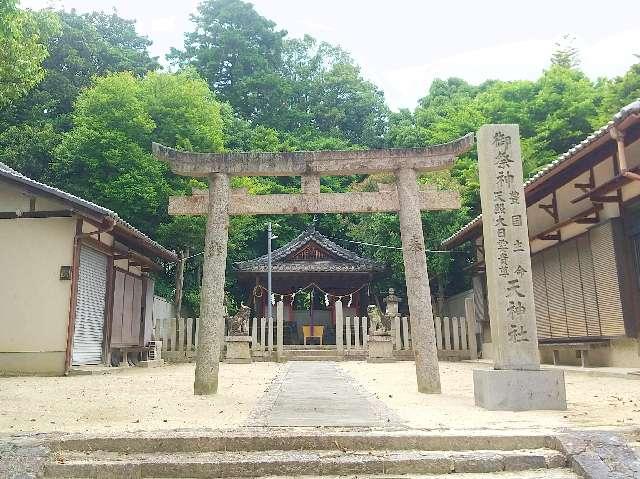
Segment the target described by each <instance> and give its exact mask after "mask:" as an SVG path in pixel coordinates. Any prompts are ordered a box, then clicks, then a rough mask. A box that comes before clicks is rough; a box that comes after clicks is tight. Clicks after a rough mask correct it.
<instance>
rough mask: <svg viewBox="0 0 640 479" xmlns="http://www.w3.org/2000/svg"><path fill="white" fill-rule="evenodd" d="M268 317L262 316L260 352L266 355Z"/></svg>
mask: <svg viewBox="0 0 640 479" xmlns="http://www.w3.org/2000/svg"><path fill="white" fill-rule="evenodd" d="M266 339H267V318H260V352H261V353H262V355H264V349H265V347H266V345H267V343H266Z"/></svg>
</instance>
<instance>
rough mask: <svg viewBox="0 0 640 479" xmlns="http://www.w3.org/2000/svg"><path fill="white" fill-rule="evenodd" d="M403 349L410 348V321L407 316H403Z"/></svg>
mask: <svg viewBox="0 0 640 479" xmlns="http://www.w3.org/2000/svg"><path fill="white" fill-rule="evenodd" d="M402 336H403V337H402V349H403V350H406V349H409V321H408V320H407V317H406V316H405V317H403V318H402Z"/></svg>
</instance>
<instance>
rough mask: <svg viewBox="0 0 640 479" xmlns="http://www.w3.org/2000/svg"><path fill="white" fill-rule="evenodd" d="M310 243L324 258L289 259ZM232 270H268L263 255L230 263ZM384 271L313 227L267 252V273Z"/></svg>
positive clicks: (250, 271)
mask: <svg viewBox="0 0 640 479" xmlns="http://www.w3.org/2000/svg"><path fill="white" fill-rule="evenodd" d="M314 244H315V245H317V246H318V247H319V249H320V250H323V251H325V252H326V253H328V255H327V257H325V258H320V259H297V258H294V257H292V256H295V255H296V253H297V252H300V251H301V250H303V249H304V248H306V247H307V246H309V245H314ZM234 269H235V270H236V271H238V272H243V273H266V272H267V269H268V259H267V255H264V256H260V257H259V258H255V259H251V260H247V261H240V262H237V263H235V264H234ZM384 269H385V267H384V265H382V264H380V263H378V262H376V261H374V260H372V259H369V258H363V257H361V256H358V255H357V254H356V253H354V252H353V251H349V250H348V249H346V248H343V247H342V246H340V245H338V244H336V243H334V242H333V241H331V240H330V239H329V238H327V237H326V236H324V235H323V234H321V233H320V232H319V231H316V230H315V228H314V227H310V228H308V229H306V230H305V231H303V232H302V233H300V234H299V235H298V236H297V237H295V238H294V239H293V240H292V241H290V242H289V243H287V244H286V245H284V246H282V247H280V248H278V249H276V250H273V251H272V252H271V271H272V272H274V273H284V272H291V273H295V272H300V273H324V272H326V273H332V272H335V273H338V272H355V273H376V272H381V271H384Z"/></svg>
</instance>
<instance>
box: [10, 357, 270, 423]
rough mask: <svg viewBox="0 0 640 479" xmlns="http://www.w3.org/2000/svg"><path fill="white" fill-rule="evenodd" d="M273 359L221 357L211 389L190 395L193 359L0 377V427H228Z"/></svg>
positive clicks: (251, 399) (243, 413) (239, 417)
mask: <svg viewBox="0 0 640 479" xmlns="http://www.w3.org/2000/svg"><path fill="white" fill-rule="evenodd" d="M278 367H279V366H278V365H277V364H274V363H254V364H252V365H250V366H247V365H243V364H221V365H220V383H219V391H220V392H219V394H217V395H215V396H194V394H193V373H194V366H193V364H178V365H170V366H164V367H161V368H154V369H142V368H131V369H129V370H127V371H124V372H118V373H117V374H109V375H95V376H72V377H22V378H0V433H19V432H35V431H37V432H54V431H64V432H113V433H117V432H120V431H137V430H159V429H175V428H194V427H198V428H206V427H210V428H228V427H234V426H238V425H240V424H242V423H243V422H244V421H245V420H246V419H247V417H248V415H249V412H250V411H251V410H252V409H253V406H254V405H255V403H256V402H257V400H258V399H259V397H260V396H261V395H262V393H263V391H264V389H265V387H266V385H267V384H268V383H269V382H270V381H271V379H272V378H273V376H274V375H275V373H276V371H277V369H278Z"/></svg>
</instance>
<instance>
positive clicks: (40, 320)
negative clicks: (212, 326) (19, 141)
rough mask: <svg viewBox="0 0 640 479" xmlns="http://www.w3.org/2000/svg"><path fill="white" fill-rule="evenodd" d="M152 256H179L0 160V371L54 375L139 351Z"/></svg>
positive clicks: (147, 332) (144, 338)
mask: <svg viewBox="0 0 640 479" xmlns="http://www.w3.org/2000/svg"><path fill="white" fill-rule="evenodd" d="M158 259H159V260H162V261H176V260H177V256H176V255H175V254H174V253H173V252H171V251H168V250H167V249H165V248H163V247H162V246H161V245H159V244H158V243H156V242H155V241H153V240H151V239H150V238H148V237H147V236H146V235H144V234H143V233H141V232H140V231H138V230H137V229H135V228H134V227H133V226H131V225H130V224H128V223H127V222H125V221H124V220H122V219H121V218H120V217H118V215H117V214H116V213H114V212H113V211H111V210H108V209H106V208H103V207H101V206H99V205H96V204H95V203H92V202H90V201H86V200H84V199H82V198H79V197H77V196H74V195H71V194H69V193H66V192H64V191H61V190H59V189H57V188H53V187H50V186H48V185H45V184H43V183H40V182H37V181H34V180H32V179H30V178H27V177H26V176H24V175H22V174H20V173H18V172H17V171H15V170H13V169H11V168H9V167H8V166H6V165H4V164H2V163H0V271H1V272H2V274H0V374H50V375H60V374H65V373H67V372H68V371H69V370H70V368H71V367H72V366H83V365H96V364H110V363H111V359H112V355H113V356H114V360H115V359H116V357H120V358H121V357H122V356H123V355H124V356H125V357H126V356H127V351H131V352H138V351H141V350H144V349H145V347H146V346H147V345H148V342H149V340H150V338H151V328H152V309H153V307H152V303H153V291H154V281H153V279H152V277H151V275H150V274H149V273H151V272H153V271H161V266H160V265H159V264H158V263H157V262H156V261H157V260H158ZM123 353H124V354H123Z"/></svg>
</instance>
